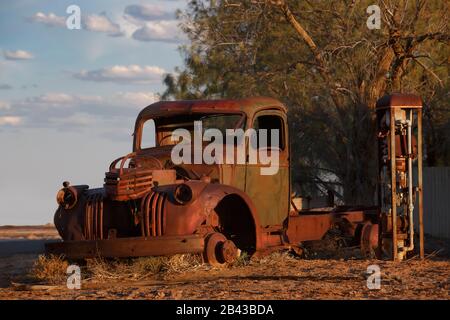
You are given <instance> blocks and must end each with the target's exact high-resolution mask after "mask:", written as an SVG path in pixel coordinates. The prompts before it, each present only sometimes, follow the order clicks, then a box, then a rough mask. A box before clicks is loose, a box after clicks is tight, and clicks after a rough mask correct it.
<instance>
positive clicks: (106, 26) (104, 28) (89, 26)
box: [28, 12, 124, 37]
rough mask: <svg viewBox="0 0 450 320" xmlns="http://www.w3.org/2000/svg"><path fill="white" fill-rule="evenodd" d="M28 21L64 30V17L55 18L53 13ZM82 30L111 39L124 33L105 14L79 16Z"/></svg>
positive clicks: (37, 16)
mask: <svg viewBox="0 0 450 320" xmlns="http://www.w3.org/2000/svg"><path fill="white" fill-rule="evenodd" d="M28 21H30V22H34V23H42V24H44V25H47V26H51V27H61V28H66V17H62V16H57V15H55V14H54V13H49V14H45V13H42V12H38V13H36V14H34V15H33V16H31V17H30V18H28ZM81 23H82V28H83V29H84V30H87V31H92V32H100V33H106V34H108V35H109V36H111V37H120V36H123V35H124V33H123V32H122V31H121V29H120V25H119V24H117V23H115V22H113V21H112V20H111V19H110V18H109V17H108V16H107V15H106V13H105V12H102V13H100V14H89V15H83V14H82V15H81Z"/></svg>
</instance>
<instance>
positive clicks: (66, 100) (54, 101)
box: [25, 93, 74, 107]
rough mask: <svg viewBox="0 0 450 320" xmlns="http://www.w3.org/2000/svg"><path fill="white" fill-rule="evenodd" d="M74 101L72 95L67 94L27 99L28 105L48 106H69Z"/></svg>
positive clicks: (49, 94)
mask: <svg viewBox="0 0 450 320" xmlns="http://www.w3.org/2000/svg"><path fill="white" fill-rule="evenodd" d="M73 101H74V98H73V97H72V96H71V95H68V94H66V93H47V94H43V95H40V96H36V97H31V98H27V99H26V100H25V102H26V103H31V104H41V105H46V106H49V107H51V106H62V105H68V104H70V103H72V102H73Z"/></svg>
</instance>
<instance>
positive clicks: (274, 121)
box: [253, 115, 285, 150]
mask: <svg viewBox="0 0 450 320" xmlns="http://www.w3.org/2000/svg"><path fill="white" fill-rule="evenodd" d="M253 128H254V129H255V130H256V132H257V136H258V140H257V146H258V148H259V147H260V146H261V142H260V133H259V130H261V129H266V130H267V145H268V146H274V145H275V144H274V143H272V141H271V139H272V135H271V130H278V139H279V140H278V146H279V147H280V149H281V150H284V147H285V144H284V125H283V119H282V118H281V117H279V116H276V115H261V116H259V117H257V118H256V120H255V123H254V124H253Z"/></svg>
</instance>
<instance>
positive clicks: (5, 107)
mask: <svg viewBox="0 0 450 320" xmlns="http://www.w3.org/2000/svg"><path fill="white" fill-rule="evenodd" d="M10 108H11V105H10V104H9V102H6V101H1V100H0V110H9V109H10Z"/></svg>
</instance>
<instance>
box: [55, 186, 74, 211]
mask: <svg viewBox="0 0 450 320" xmlns="http://www.w3.org/2000/svg"><path fill="white" fill-rule="evenodd" d="M63 185H64V188H62V189H61V190H59V191H58V193H57V194H56V202H57V203H58V204H59V205H60V206H61V207H63V208H64V209H66V210H69V209H72V208H73V207H75V205H76V204H77V200H78V192H77V190H76V189H75V188H74V187H71V186H70V184H69V183H68V182H64V184H63Z"/></svg>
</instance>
